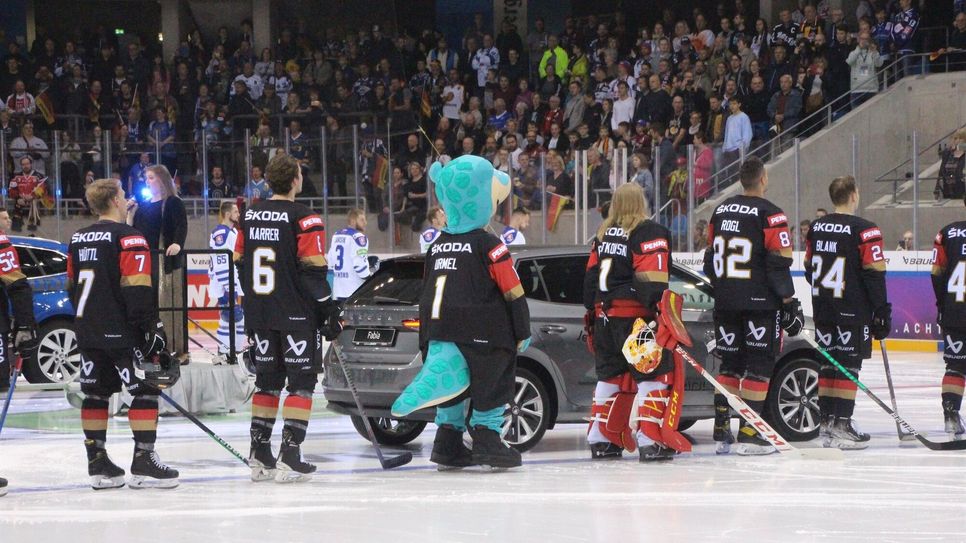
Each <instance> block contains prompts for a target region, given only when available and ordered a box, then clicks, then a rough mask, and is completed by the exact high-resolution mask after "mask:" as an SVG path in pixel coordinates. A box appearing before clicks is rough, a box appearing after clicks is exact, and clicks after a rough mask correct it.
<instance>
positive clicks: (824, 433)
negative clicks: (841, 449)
mask: <svg viewBox="0 0 966 543" xmlns="http://www.w3.org/2000/svg"><path fill="white" fill-rule="evenodd" d="M833 423H835V415H824V414H823V415H819V421H818V437H819V439H821V440H822V446H823V447H825V448H829V447H831V446H832V436H831V434H830V433H829V429H830V428H831V427H832V424H833Z"/></svg>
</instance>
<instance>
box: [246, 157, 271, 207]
mask: <svg viewBox="0 0 966 543" xmlns="http://www.w3.org/2000/svg"><path fill="white" fill-rule="evenodd" d="M245 195H246V196H247V197H248V198H250V199H251V201H252V203H255V202H257V201H259V200H267V199H269V198H271V197H272V188H271V187H270V186H269V184H268V180H267V179H265V177H264V175H263V174H262V168H261V166H252V176H251V179H250V180H249V181H248V189H247V190H246V191H245Z"/></svg>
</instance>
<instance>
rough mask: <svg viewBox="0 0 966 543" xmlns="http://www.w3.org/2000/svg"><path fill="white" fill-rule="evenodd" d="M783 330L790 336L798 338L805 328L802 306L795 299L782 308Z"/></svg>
mask: <svg viewBox="0 0 966 543" xmlns="http://www.w3.org/2000/svg"><path fill="white" fill-rule="evenodd" d="M781 326H782V330H785V332H786V333H787V334H788V335H789V336H790V337H794V336H797V335H798V334H799V333H800V332H801V331H802V328H804V327H805V314H804V313H803V312H802V304H801V302H799V301H798V300H796V299H795V298H792V299H791V300H790V301H788V302H785V304H784V305H783V306H782V322H781Z"/></svg>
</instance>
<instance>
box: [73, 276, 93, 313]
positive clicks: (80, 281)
mask: <svg viewBox="0 0 966 543" xmlns="http://www.w3.org/2000/svg"><path fill="white" fill-rule="evenodd" d="M77 285H78V286H79V287H80V288H81V295H80V299H78V300H77V316H78V317H83V316H84V307H85V306H87V297H88V296H89V295H90V294H91V287H92V286H94V270H81V271H80V272H79V273H78V274H77Z"/></svg>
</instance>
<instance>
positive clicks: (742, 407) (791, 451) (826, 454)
mask: <svg viewBox="0 0 966 543" xmlns="http://www.w3.org/2000/svg"><path fill="white" fill-rule="evenodd" d="M674 352H675V353H677V354H679V355H681V358H683V359H684V360H685V361H687V363H688V364H691V367H693V368H694V369H695V371H697V372H698V373H699V374H700V375H701V376H702V377H704V378H705V379H707V380H708V382H709V383H711V386H713V387H714V388H715V390H717V391H718V392H719V393H721V394H722V395H724V397H725V398H727V399H728V405H730V406H731V408H732V409H734V410H735V411H737V412H738V414H739V415H741V418H743V419H745V421H747V422H748V424H750V425H751V426H752V427H753V428H754V429H756V430H758V433H759V434H761V436H762V437H763V438H765V439H766V440H767V441H768V442H769V443H771V445H772V446H773V447H775V449H777V450H778V452H780V453H782V455H783V456H786V457H791V458H794V457H799V458H803V459H809V460H842V459H843V458H844V457H845V455H844V454H843V453H842V451H840V450H839V449H825V448H821V449H820V448H808V449H799V448H796V447H793V446H792V445H791V444H790V443H788V441H786V440H785V439H784V438H782V436H781V435H780V434H779V433H778V432H777V431H775V429H774V428H772V427H771V425H770V424H768V423H767V422H766V421H765V419H763V418H762V417H761V415H759V414H758V413H756V412H755V410H754V409H752V408H750V407H748V404H747V403H745V401H744V400H742V399H741V398H740V397H738V396H736V395H734V394H732V393H731V392H729V391H728V389H726V388H725V387H724V385H722V384H721V383H719V382H718V380H717V379H715V378H714V376H713V375H711V374H710V373H708V372H707V370H705V369H704V367H703V366H701V364H699V363H698V361H697V360H695V359H694V358H692V357H691V355H689V354H688V352H687V351H685V350H684V349H683V348H682V347H681V346H680V345H678V346H677V347H675V348H674ZM964 443H966V442H964Z"/></svg>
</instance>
